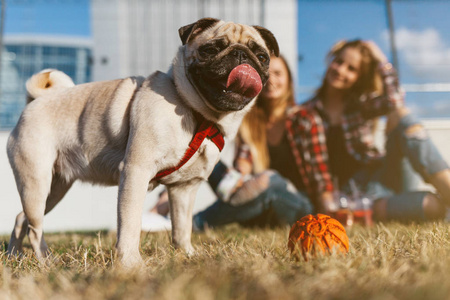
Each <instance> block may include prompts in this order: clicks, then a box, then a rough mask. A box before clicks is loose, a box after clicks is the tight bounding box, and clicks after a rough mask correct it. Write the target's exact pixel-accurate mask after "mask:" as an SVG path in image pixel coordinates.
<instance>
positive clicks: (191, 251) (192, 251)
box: [183, 244, 197, 257]
mask: <svg viewBox="0 0 450 300" xmlns="http://www.w3.org/2000/svg"><path fill="white" fill-rule="evenodd" d="M183 250H184V253H186V256H187V257H193V256H195V255H197V251H196V250H195V249H194V247H193V246H192V245H191V244H189V245H188V246H186V247H183Z"/></svg>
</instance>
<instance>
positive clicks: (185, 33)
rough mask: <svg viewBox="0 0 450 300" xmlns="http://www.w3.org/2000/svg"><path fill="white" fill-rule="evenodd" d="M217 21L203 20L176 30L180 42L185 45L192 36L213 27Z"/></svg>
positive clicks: (211, 19) (212, 19)
mask: <svg viewBox="0 0 450 300" xmlns="http://www.w3.org/2000/svg"><path fill="white" fill-rule="evenodd" d="M219 21H220V20H218V19H214V18H203V19H200V20H198V21H197V22H195V23H192V24H189V25H186V26H183V27H181V28H180V29H178V34H179V35H180V38H181V42H183V45H185V44H186V43H187V42H189V40H191V39H192V38H193V37H194V36H196V35H198V34H199V33H200V32H202V31H203V30H205V29H207V28H209V27H211V26H213V25H214V24H216V23H217V22H219Z"/></svg>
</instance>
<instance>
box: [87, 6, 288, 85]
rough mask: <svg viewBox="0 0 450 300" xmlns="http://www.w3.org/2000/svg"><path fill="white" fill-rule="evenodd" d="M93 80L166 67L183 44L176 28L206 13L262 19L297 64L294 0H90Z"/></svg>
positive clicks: (247, 21)
mask: <svg viewBox="0 0 450 300" xmlns="http://www.w3.org/2000/svg"><path fill="white" fill-rule="evenodd" d="M91 2H92V33H93V38H94V62H95V63H94V80H106V79H115V78H121V77H126V76H131V75H142V76H147V75H149V74H151V73H152V72H153V71H155V70H160V71H166V70H167V69H168V68H169V65H170V63H171V61H172V59H173V57H174V56H175V53H176V51H177V49H178V47H179V46H180V45H181V41H180V38H179V36H178V29H179V28H180V27H182V26H184V25H187V24H190V23H193V22H195V21H196V20H198V19H200V18H202V17H214V18H219V19H223V20H226V21H234V22H239V23H243V24H248V25H260V26H264V27H266V28H268V29H269V30H271V31H272V33H274V35H275V37H276V38H277V40H278V43H279V45H280V50H281V53H282V54H283V55H284V56H285V57H286V58H287V60H288V62H289V64H290V65H291V66H293V68H292V69H293V71H294V74H295V70H296V67H294V66H297V61H296V59H297V44H296V43H297V42H296V41H297V1H296V0H239V1H237V0H197V1H188V0H152V1H148V0H132V1H129V0H108V1H106V0H92V1H91Z"/></svg>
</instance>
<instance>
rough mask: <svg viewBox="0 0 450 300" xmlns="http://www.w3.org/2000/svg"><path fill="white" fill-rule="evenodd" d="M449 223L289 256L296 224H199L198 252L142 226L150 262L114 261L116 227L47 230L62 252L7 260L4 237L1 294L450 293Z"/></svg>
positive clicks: (355, 234) (358, 236)
mask: <svg viewBox="0 0 450 300" xmlns="http://www.w3.org/2000/svg"><path fill="white" fill-rule="evenodd" d="M449 225H450V224H448V223H444V222H442V223H428V224H422V225H418V224H411V225H401V224H397V223H388V224H377V225H375V226H374V227H372V228H370V229H367V228H363V227H358V226H357V227H353V228H351V229H349V230H348V235H349V237H350V252H349V253H348V254H347V255H345V256H341V255H332V256H321V257H318V258H316V259H312V260H310V261H308V262H305V261H298V262H297V261H295V260H293V259H291V257H290V255H289V252H288V250H287V235H288V232H289V228H278V229H246V228H242V227H239V226H228V227H225V228H223V229H216V230H208V231H207V232H205V233H201V234H198V233H195V234H193V244H194V246H195V248H196V249H197V252H198V254H197V255H196V256H194V257H191V258H188V257H186V255H184V254H183V253H182V252H180V251H177V250H174V249H173V248H172V247H171V246H170V235H169V234H167V233H143V234H142V236H141V252H142V254H143V257H144V259H145V261H146V266H145V267H144V268H143V272H140V273H134V274H126V273H124V272H122V271H120V270H119V269H116V268H114V266H115V261H114V255H113V253H114V252H113V250H114V243H115V234H114V233H108V232H98V233H97V232H87V233H60V234H46V240H47V243H48V245H49V246H50V247H51V250H52V252H53V257H54V260H55V262H53V263H51V264H49V265H41V264H39V263H38V262H37V261H36V260H35V259H34V257H33V255H32V253H31V248H30V246H29V244H27V243H25V245H24V246H25V255H24V256H23V257H22V258H20V259H17V260H9V259H7V257H6V255H5V247H6V244H7V241H8V239H9V237H6V236H3V237H0V241H1V242H2V247H1V248H2V251H1V254H0V255H1V258H2V262H3V263H2V265H1V266H0V299H33V300H34V299H170V300H172V299H316V300H321V299H383V300H384V299H388V300H390V299H412V300H414V299H449V298H450V235H449Z"/></svg>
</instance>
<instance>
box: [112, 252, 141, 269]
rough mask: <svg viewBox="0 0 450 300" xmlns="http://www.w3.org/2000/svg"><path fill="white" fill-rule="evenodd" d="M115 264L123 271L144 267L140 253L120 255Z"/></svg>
mask: <svg viewBox="0 0 450 300" xmlns="http://www.w3.org/2000/svg"><path fill="white" fill-rule="evenodd" d="M116 266H117V267H118V268H119V269H121V270H124V271H133V270H138V269H140V268H142V267H144V266H145V262H144V260H143V259H142V257H141V256H140V255H122V256H120V257H119V259H118V260H117V264H116Z"/></svg>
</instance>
